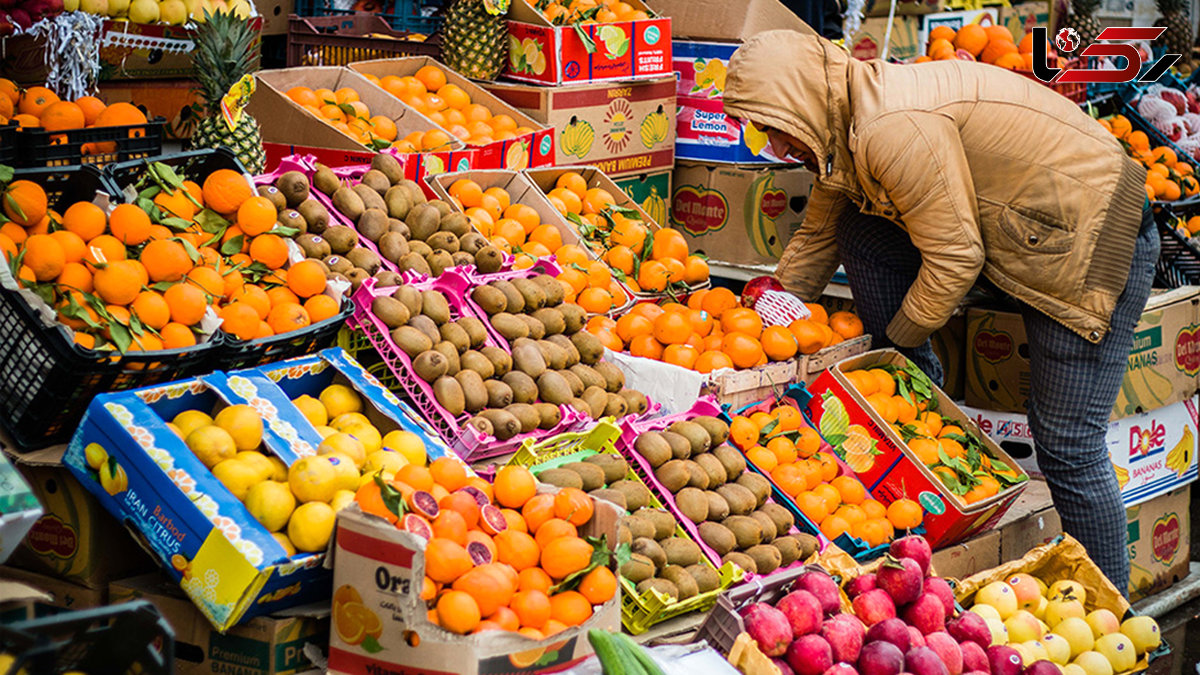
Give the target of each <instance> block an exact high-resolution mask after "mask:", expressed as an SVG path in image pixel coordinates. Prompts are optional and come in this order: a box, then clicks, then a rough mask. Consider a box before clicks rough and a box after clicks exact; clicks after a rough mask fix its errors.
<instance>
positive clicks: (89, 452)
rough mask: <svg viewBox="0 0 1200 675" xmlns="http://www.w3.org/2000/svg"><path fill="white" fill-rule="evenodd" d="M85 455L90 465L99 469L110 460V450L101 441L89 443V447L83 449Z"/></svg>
mask: <svg viewBox="0 0 1200 675" xmlns="http://www.w3.org/2000/svg"><path fill="white" fill-rule="evenodd" d="M83 457H84V459H86V460H87V464H88V466H90V467H92V469H94V470H96V471H99V470H100V467H102V466H104V463H105V462H107V461H108V451H107V450H105V449H104V446H102V445H100V444H99V443H88V444H87V447H85V448H84V449H83Z"/></svg>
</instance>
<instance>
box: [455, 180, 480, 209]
mask: <svg viewBox="0 0 1200 675" xmlns="http://www.w3.org/2000/svg"><path fill="white" fill-rule="evenodd" d="M449 192H450V196H451V197H454V198H455V199H457V200H458V203H459V204H461V205H462V206H463V208H472V207H475V206H479V202H480V201H481V200H482V199H483V188H481V187H479V183H476V182H475V181H473V180H471V179H470V178H460V179H458V180H456V181H454V183H452V184H451V185H450V190H449Z"/></svg>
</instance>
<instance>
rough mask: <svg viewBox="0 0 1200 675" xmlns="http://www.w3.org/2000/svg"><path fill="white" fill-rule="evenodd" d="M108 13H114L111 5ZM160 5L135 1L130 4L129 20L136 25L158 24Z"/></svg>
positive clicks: (143, 0)
mask: <svg viewBox="0 0 1200 675" xmlns="http://www.w3.org/2000/svg"><path fill="white" fill-rule="evenodd" d="M108 11H109V12H111V11H112V5H111V3H110V4H109V8H108ZM159 16H160V15H159V10H158V3H157V2H155V1H154V0H133V2H131V3H129V20H130V21H132V22H134V23H158V19H159Z"/></svg>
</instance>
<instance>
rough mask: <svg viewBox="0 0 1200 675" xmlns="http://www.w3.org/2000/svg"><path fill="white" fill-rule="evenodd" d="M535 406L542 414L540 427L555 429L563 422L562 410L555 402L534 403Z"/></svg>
mask: <svg viewBox="0 0 1200 675" xmlns="http://www.w3.org/2000/svg"><path fill="white" fill-rule="evenodd" d="M533 407H534V408H537V411H538V414H539V415H541V416H542V423H541V424H539V425H538V428H539V429H553V428H555V427H557V426H558V425H559V423H560V422H562V411H561V410H559V409H558V406H556V405H554V404H553V403H534V404H533Z"/></svg>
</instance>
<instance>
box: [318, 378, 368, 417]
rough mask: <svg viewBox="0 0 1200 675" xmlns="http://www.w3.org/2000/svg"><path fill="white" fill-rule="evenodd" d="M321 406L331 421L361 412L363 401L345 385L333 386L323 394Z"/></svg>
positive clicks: (327, 388)
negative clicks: (351, 413)
mask: <svg viewBox="0 0 1200 675" xmlns="http://www.w3.org/2000/svg"><path fill="white" fill-rule="evenodd" d="M321 404H322V405H324V406H325V412H326V413H327V414H328V415H329V419H334V418H336V417H337V416H338V415H341V414H343V413H348V412H361V411H362V399H361V398H359V397H358V393H357V392H356V391H354V390H353V389H351V388H350V387H347V386H346V385H344V384H331V385H329V386H328V387H325V391H322V392H321Z"/></svg>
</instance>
